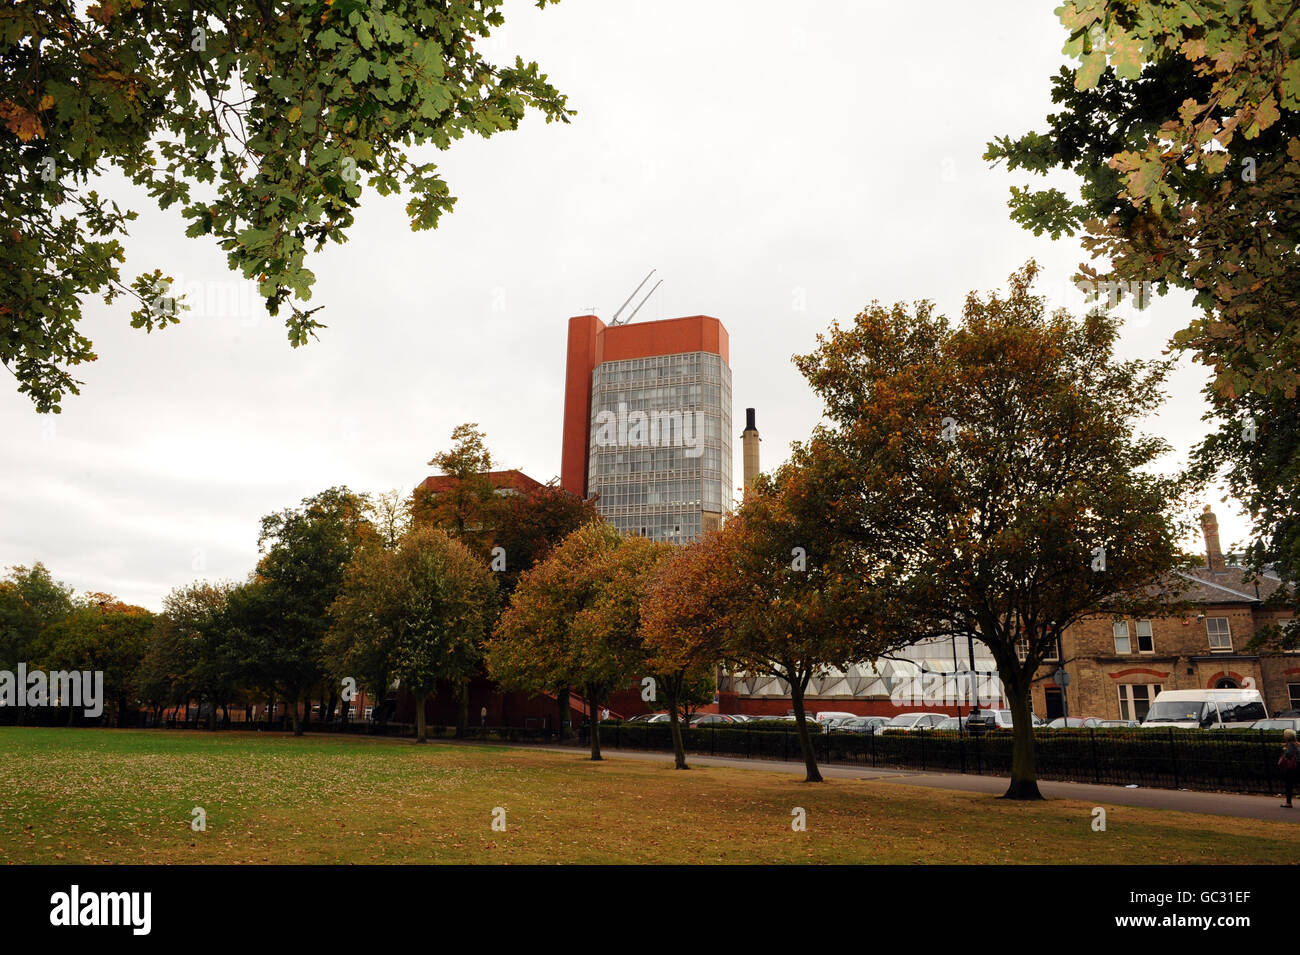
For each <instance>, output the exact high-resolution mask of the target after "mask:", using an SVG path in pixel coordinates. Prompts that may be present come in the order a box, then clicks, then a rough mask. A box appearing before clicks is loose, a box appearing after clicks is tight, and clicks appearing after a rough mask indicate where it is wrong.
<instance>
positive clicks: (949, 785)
mask: <svg viewBox="0 0 1300 955" xmlns="http://www.w3.org/2000/svg"><path fill="white" fill-rule="evenodd" d="M439 742H441V740H440V741H439ZM465 742H471V743H472V742H475V741H474V740H466V741H465ZM479 742H481V741H479ZM503 745H515V746H519V748H521V749H545V750H549V751H551V752H556V753H574V754H581V753H583V752H585V750H583V749H579V748H575V747H572V746H537V745H524V744H503ZM600 752H601V755H603V756H610V757H613V758H615V759H640V760H650V761H653V762H671V761H672V758H673V754H672V753H656V752H646V751H643V750H627V749H613V748H612V747H609V746H605V745H604V744H602V745H601V747H600ZM687 759H688V760H689V761H690V762H691V763H692V764H693V765H699V766H729V767H733V768H737V769H757V770H763V771H767V772H769V773H792V774H795V775H798V776H802V775H803V774H804V765H803V763H802V762H793V761H791V762H785V761H783V760H775V759H741V758H734V757H728V756H695V755H688V757H687ZM821 771H822V775H823V776H828V777H832V776H833V777H836V778H838V779H861V780H863V781H865V782H874V781H884V782H889V783H897V784H901V785H904V786H926V787H928V788H930V789H955V790H961V791H963V792H975V793H992V794H995V795H999V796H1000V795H1001V794H1002V793H1004V792H1006V788H1007V777H1005V776H975V775H968V774H962V773H927V772H921V771H920V770H911V769H871V768H869V767H860V766H838V765H829V766H827V765H823V766H822V767H821ZM1038 788H1039V789H1040V790H1041V791H1042V793H1043V795H1044V796H1046V797H1047V798H1048V799H1077V800H1080V801H1083V802H1091V803H1095V804H1098V805H1100V804H1110V805H1114V806H1140V807H1142V808H1145V809H1177V810H1179V811H1181V812H1200V813H1207V814H1209V815H1214V816H1240V817H1243V818H1246V819H1271V820H1275V821H1276V820H1282V821H1285V822H1300V802H1298V803H1297V804H1296V805H1297V808H1295V809H1283V808H1281V802H1282V799H1281V797H1279V796H1246V795H1242V794H1240V793H1212V792H1193V791H1191V790H1185V789H1128V788H1126V787H1124V786H1098V785H1095V784H1093V783H1066V782H1054V781H1051V780H1039V783H1038Z"/></svg>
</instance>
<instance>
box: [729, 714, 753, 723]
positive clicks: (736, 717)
mask: <svg viewBox="0 0 1300 955" xmlns="http://www.w3.org/2000/svg"><path fill="white" fill-rule="evenodd" d="M727 718H728V719H729V720H731V722H733V723H748V722H749V721H750V720H752V719H753V718H754V717H752V716H745V715H744V714H741V713H728V714H727Z"/></svg>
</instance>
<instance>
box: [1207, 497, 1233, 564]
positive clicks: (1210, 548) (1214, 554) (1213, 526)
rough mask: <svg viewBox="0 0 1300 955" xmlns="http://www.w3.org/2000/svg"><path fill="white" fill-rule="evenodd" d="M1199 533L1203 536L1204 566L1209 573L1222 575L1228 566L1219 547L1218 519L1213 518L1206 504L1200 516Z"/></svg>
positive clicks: (1212, 513)
mask: <svg viewBox="0 0 1300 955" xmlns="http://www.w3.org/2000/svg"><path fill="white" fill-rule="evenodd" d="M1201 533H1202V534H1204V535H1205V566H1206V567H1208V568H1209V569H1210V571H1211V573H1215V574H1222V573H1224V572H1225V571H1226V570H1227V569H1228V565H1227V563H1225V562H1224V560H1223V549H1222V548H1221V547H1220V546H1219V519H1218V518H1217V517H1215V516H1214V512H1213V511H1212V510H1210V505H1208V504H1207V505H1205V511H1204V513H1202V514H1201Z"/></svg>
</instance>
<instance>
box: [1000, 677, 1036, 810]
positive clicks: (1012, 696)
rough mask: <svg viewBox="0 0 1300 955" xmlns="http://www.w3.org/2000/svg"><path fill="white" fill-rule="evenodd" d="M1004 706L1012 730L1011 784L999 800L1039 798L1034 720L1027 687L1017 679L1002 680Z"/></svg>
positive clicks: (1004, 678)
mask: <svg viewBox="0 0 1300 955" xmlns="http://www.w3.org/2000/svg"><path fill="white" fill-rule="evenodd" d="M1002 685H1003V687H1004V692H1005V693H1006V697H1007V703H1008V705H1009V706H1010V707H1011V718H1012V720H1014V721H1015V726H1014V727H1013V729H1012V733H1013V739H1012V748H1011V785H1010V786H1008V787H1007V791H1006V793H1005V794H1004V795H1003V797H1002V798H1003V799H1042V798H1043V794H1042V793H1040V792H1039V791H1038V765H1037V759H1036V757H1035V753H1034V721H1033V719H1032V718H1031V717H1030V715H1029V713H1030V696H1029V688H1028V686H1026V685H1024V684H1022V683H1021V681H1019V680H1008V679H1007V678H1006V677H1005V676H1004V677H1003V678H1002Z"/></svg>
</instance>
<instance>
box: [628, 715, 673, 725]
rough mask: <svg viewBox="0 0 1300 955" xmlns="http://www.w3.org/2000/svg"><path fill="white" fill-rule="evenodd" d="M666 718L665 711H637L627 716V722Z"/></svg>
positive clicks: (648, 721)
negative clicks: (633, 714)
mask: <svg viewBox="0 0 1300 955" xmlns="http://www.w3.org/2000/svg"><path fill="white" fill-rule="evenodd" d="M661 716H662V717H663V718H664V719H668V714H667V713H638V714H637V715H636V716H632V717H629V718H628V720H627V722H629V723H654V722H656V720H657V719H658V718H659V717H661Z"/></svg>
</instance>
